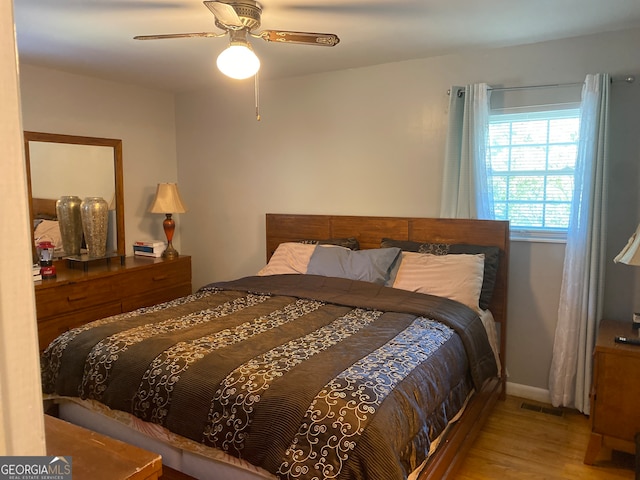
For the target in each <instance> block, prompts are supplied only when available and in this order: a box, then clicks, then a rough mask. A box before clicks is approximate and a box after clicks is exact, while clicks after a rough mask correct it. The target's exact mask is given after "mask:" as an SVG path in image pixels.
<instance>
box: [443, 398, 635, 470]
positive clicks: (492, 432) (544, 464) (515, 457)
mask: <svg viewBox="0 0 640 480" xmlns="http://www.w3.org/2000/svg"><path fill="white" fill-rule="evenodd" d="M523 403H525V407H526V406H535V407H545V408H547V409H548V410H547V413H545V412H542V411H538V410H539V409H536V410H532V409H529V408H522V404H523ZM550 412H553V413H550ZM556 413H561V415H556ZM589 434H590V426H589V419H588V418H587V417H586V416H584V415H582V414H581V413H579V412H577V411H575V410H569V409H561V410H558V409H554V408H552V407H551V406H550V405H543V404H540V403H537V402H533V401H530V400H523V399H521V398H517V397H510V396H508V397H507V399H506V400H505V401H504V402H501V401H499V402H498V404H497V406H496V408H495V410H494V412H493V413H492V415H491V416H490V417H489V419H488V421H487V423H486V424H485V426H484V428H483V429H482V432H481V433H480V435H479V436H478V439H477V440H476V442H475V444H474V446H473V447H472V449H471V451H470V452H469V454H468V456H467V459H466V460H465V462H464V464H463V465H462V467H461V468H460V470H459V471H458V474H457V476H456V480H488V479H492V480H493V479H509V480H511V479H513V480H520V479H522V480H525V479H526V480H532V479H536V480H538V479H545V480H564V479H571V480H574V479H575V480H590V479H602V480H621V479H626V480H629V479H635V473H634V468H635V457H634V456H633V455H629V454H624V453H621V452H611V451H604V449H603V451H602V452H601V453H600V455H599V456H598V458H597V461H596V464H595V465H593V466H588V465H585V464H584V463H582V460H583V458H584V453H585V449H586V448H587V443H588V440H589Z"/></svg>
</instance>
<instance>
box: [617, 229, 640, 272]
mask: <svg viewBox="0 0 640 480" xmlns="http://www.w3.org/2000/svg"><path fill="white" fill-rule="evenodd" d="M613 261H614V262H616V263H625V264H627V265H640V225H638V228H636V231H635V232H634V233H633V235H631V238H630V239H629V241H628V242H627V244H626V245H625V247H624V248H623V249H622V251H621V252H620V253H619V254H618V255H617V256H616V258H614V259H613Z"/></svg>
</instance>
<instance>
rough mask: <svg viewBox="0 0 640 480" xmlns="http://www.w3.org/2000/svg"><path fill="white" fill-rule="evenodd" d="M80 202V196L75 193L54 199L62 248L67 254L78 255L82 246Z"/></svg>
mask: <svg viewBox="0 0 640 480" xmlns="http://www.w3.org/2000/svg"><path fill="white" fill-rule="evenodd" d="M81 203H82V200H81V199H80V197H76V196H75V195H69V196H64V197H60V198H59V199H58V200H57V201H56V213H57V215H58V225H59V226H60V236H61V237H62V249H63V250H64V253H65V254H67V255H80V247H82V216H81V214H80V204H81Z"/></svg>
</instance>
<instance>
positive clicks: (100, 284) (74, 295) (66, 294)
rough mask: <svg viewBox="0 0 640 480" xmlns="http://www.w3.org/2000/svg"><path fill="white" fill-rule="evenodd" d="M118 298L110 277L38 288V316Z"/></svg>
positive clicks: (77, 308)
mask: <svg viewBox="0 0 640 480" xmlns="http://www.w3.org/2000/svg"><path fill="white" fill-rule="evenodd" d="M114 298H115V299H117V298H118V296H117V295H116V292H114V290H113V282H112V281H111V279H110V278H108V277H103V278H96V279H94V280H92V281H91V282H78V283H69V284H67V285H59V286H57V287H56V288H44V289H40V290H36V309H37V314H38V318H48V317H52V316H55V315H63V314H66V313H70V312H75V311H77V310H79V309H83V308H88V307H94V306H96V305H101V304H104V303H108V302H110V301H113V300H114Z"/></svg>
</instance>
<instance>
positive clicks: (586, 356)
mask: <svg viewBox="0 0 640 480" xmlns="http://www.w3.org/2000/svg"><path fill="white" fill-rule="evenodd" d="M609 84H610V79H609V75H607V74H598V75H587V78H586V80H585V84H584V87H583V89H582V102H581V107H580V141H579V145H578V156H577V160H576V172H575V191H574V196H573V204H572V210H571V219H570V222H569V233H568V236H567V246H566V253H565V261H564V271H563V278H562V288H561V292H560V306H559V308H558V323H557V327H556V334H555V339H554V345H553V359H552V363H551V372H550V375H549V391H550V393H551V401H552V403H553V405H555V406H560V405H564V406H571V407H575V408H577V409H578V410H579V411H581V412H584V413H587V414H588V413H589V409H590V405H589V389H590V386H591V378H592V363H591V358H592V353H593V347H594V345H595V336H596V331H597V328H598V322H599V321H600V318H601V317H602V304H603V300H602V298H603V287H604V264H605V244H604V242H605V229H606V224H605V213H606V212H605V206H606V198H607V189H606V186H607V169H608V168H607V163H608V162H607V156H608V155H607V143H608V142H607V140H608V134H607V129H608V123H609V120H608V117H609Z"/></svg>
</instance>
